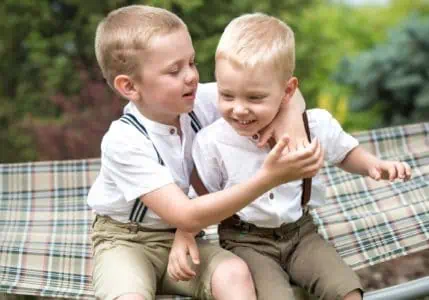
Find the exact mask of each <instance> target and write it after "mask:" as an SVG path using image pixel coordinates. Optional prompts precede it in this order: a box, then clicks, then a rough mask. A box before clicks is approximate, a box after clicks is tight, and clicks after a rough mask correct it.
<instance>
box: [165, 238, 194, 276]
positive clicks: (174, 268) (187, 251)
mask: <svg viewBox="0 0 429 300" xmlns="http://www.w3.org/2000/svg"><path fill="white" fill-rule="evenodd" d="M188 255H190V257H191V259H192V262H193V263H194V264H195V265H198V264H199V263H200V254H199V251H198V246H197V243H196V242H195V238H194V234H193V233H189V232H184V231H181V230H177V231H176V235H175V236H174V242H173V246H172V248H171V251H170V256H169V257H168V267H167V272H168V274H169V275H170V277H171V278H173V279H174V280H176V281H180V280H183V281H188V280H191V279H192V278H194V277H195V275H196V273H195V271H194V270H192V267H191V266H190V265H189V261H188Z"/></svg>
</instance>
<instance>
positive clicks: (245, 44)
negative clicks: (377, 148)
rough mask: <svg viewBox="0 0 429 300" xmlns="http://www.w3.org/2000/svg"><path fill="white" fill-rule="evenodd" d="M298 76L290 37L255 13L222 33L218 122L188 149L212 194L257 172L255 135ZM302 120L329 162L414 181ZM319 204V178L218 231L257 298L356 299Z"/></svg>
mask: <svg viewBox="0 0 429 300" xmlns="http://www.w3.org/2000/svg"><path fill="white" fill-rule="evenodd" d="M294 68H295V41H294V34H293V32H292V30H291V29H290V28H289V27H288V26H287V25H286V24H285V23H284V22H282V21H280V20H279V19H277V18H274V17H271V16H267V15H264V14H260V13H255V14H249V15H243V16H241V17H238V18H236V19H234V20H233V21H232V22H231V23H230V24H229V25H228V26H227V27H226V29H225V31H224V33H223V34H222V37H221V39H220V41H219V45H218V47H217V50H216V67H215V69H216V70H215V75H216V80H217V87H218V108H219V111H220V113H221V115H222V117H223V118H222V119H219V120H217V121H216V122H214V123H213V124H211V125H209V126H208V127H206V128H204V129H202V130H201V131H200V132H199V133H198V134H197V137H196V138H195V141H194V145H193V158H194V162H195V166H196V169H197V171H198V174H199V176H200V178H201V180H202V182H203V184H204V185H205V187H206V188H207V190H208V191H209V192H218V191H221V190H223V189H228V188H231V187H235V186H237V185H239V184H242V182H245V181H246V180H248V179H249V178H251V176H252V174H254V173H255V172H256V171H257V170H258V169H259V168H260V167H261V165H262V164H263V161H264V159H265V158H266V157H267V155H269V153H270V147H269V146H268V145H267V146H266V147H265V148H258V147H257V142H258V139H259V138H260V137H259V134H258V132H260V130H261V129H262V128H265V127H266V126H268V125H269V124H270V123H271V122H272V120H273V119H274V118H275V116H276V115H277V113H278V111H279V108H280V107H281V106H282V105H285V104H286V105H287V103H289V101H290V99H291V97H292V95H293V94H294V92H295V90H296V88H297V86H298V80H297V78H296V77H294V76H293V72H294ZM300 116H301V114H300ZM302 117H303V120H304V123H305V124H306V130H307V134H308V141H307V142H305V143H303V145H302V147H303V148H305V147H307V146H308V143H310V140H312V141H314V140H318V141H319V142H320V144H321V145H322V149H323V150H324V158H325V160H326V161H328V162H330V163H333V164H336V165H337V166H338V167H340V168H342V169H344V170H346V171H349V172H352V173H358V174H361V175H364V176H370V177H371V178H373V179H375V180H379V179H390V180H394V179H396V178H401V179H404V180H408V179H409V178H410V176H411V170H410V167H409V166H408V165H407V164H406V163H401V162H394V161H384V160H380V159H378V158H376V157H375V156H373V155H372V154H370V153H368V152H366V151H364V150H363V148H361V147H359V146H358V141H357V140H356V139H355V138H353V137H352V136H351V135H349V134H347V133H346V132H344V131H343V130H342V128H341V126H340V124H339V123H338V122H337V121H336V120H335V119H334V118H333V117H332V116H331V115H330V114H329V113H328V112H327V111H325V110H321V109H312V110H308V111H307V112H304V114H303V115H302ZM285 152H288V150H287V149H285ZM324 202H325V198H324V185H323V182H322V181H321V179H320V178H319V177H318V176H316V177H314V178H312V179H310V178H307V179H304V180H296V181H292V182H288V183H284V184H280V185H278V186H276V187H274V188H272V189H270V190H268V191H267V192H266V193H264V194H263V195H261V196H259V197H258V198H257V199H255V201H253V202H251V203H249V205H248V206H246V207H245V208H243V209H242V210H240V211H239V212H238V213H237V214H235V215H234V216H232V217H229V218H227V219H225V220H223V221H222V222H221V224H220V226H219V237H220V242H221V245H222V246H223V247H224V248H225V249H227V250H230V251H232V252H233V253H235V254H237V255H238V256H239V257H241V258H243V260H244V261H246V263H247V264H248V266H249V268H250V271H251V273H252V277H253V280H254V284H255V287H256V291H257V297H258V299H260V300H267V299H269V300H275V299H295V296H294V293H293V289H292V285H291V284H294V285H298V286H300V287H302V288H304V289H306V290H307V291H308V292H309V293H311V294H314V295H316V296H317V297H319V298H321V299H329V300H332V299H349V300H350V299H362V286H361V284H360V281H359V278H358V277H357V275H356V274H355V273H354V272H353V270H352V269H351V268H350V267H349V266H347V265H346V264H345V263H344V262H343V260H342V259H341V257H340V256H339V255H338V254H337V252H336V251H335V249H334V248H333V247H332V246H331V245H330V244H329V243H328V242H327V241H325V240H324V239H322V238H321V236H319V235H318V233H317V228H316V227H315V225H314V224H313V221H312V217H311V214H309V208H312V207H317V206H319V205H323V203H324Z"/></svg>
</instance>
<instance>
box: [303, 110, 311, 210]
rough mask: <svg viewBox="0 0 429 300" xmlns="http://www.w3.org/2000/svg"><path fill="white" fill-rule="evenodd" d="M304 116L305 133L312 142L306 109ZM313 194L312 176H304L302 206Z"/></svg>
mask: <svg viewBox="0 0 429 300" xmlns="http://www.w3.org/2000/svg"><path fill="white" fill-rule="evenodd" d="M302 118H303V120H304V128H305V133H306V134H307V139H308V142H309V143H311V136H310V128H309V126H308V118H307V112H306V111H304V113H303V114H302ZM310 196H311V178H304V179H303V180H302V197H301V205H302V207H305V206H306V205H307V204H308V202H309V201H310Z"/></svg>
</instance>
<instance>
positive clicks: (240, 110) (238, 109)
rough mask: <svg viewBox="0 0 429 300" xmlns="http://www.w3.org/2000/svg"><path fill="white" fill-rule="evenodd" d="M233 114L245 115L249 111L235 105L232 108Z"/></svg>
mask: <svg viewBox="0 0 429 300" xmlns="http://www.w3.org/2000/svg"><path fill="white" fill-rule="evenodd" d="M234 113H235V114H236V115H247V114H248V113H249V109H248V108H246V107H245V106H243V105H240V104H237V105H235V106H234Z"/></svg>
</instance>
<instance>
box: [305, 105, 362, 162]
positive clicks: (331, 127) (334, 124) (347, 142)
mask: <svg viewBox="0 0 429 300" xmlns="http://www.w3.org/2000/svg"><path fill="white" fill-rule="evenodd" d="M313 114H314V115H313V117H312V119H315V120H316V126H315V128H314V129H315V135H316V136H317V137H319V138H320V143H321V145H322V147H323V148H324V150H325V160H326V161H327V162H329V163H332V164H339V163H341V162H342V161H343V160H344V158H345V157H346V155H347V154H348V153H349V152H350V151H351V150H352V149H354V148H355V147H356V146H358V145H359V142H358V140H357V139H355V138H354V137H353V136H351V135H350V134H348V133H347V132H345V131H344V130H343V128H342V127H341V125H340V123H339V122H338V121H337V120H336V119H335V118H334V117H333V116H332V115H331V114H330V113H329V112H328V111H326V110H323V109H315V110H313ZM310 130H311V128H310Z"/></svg>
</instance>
